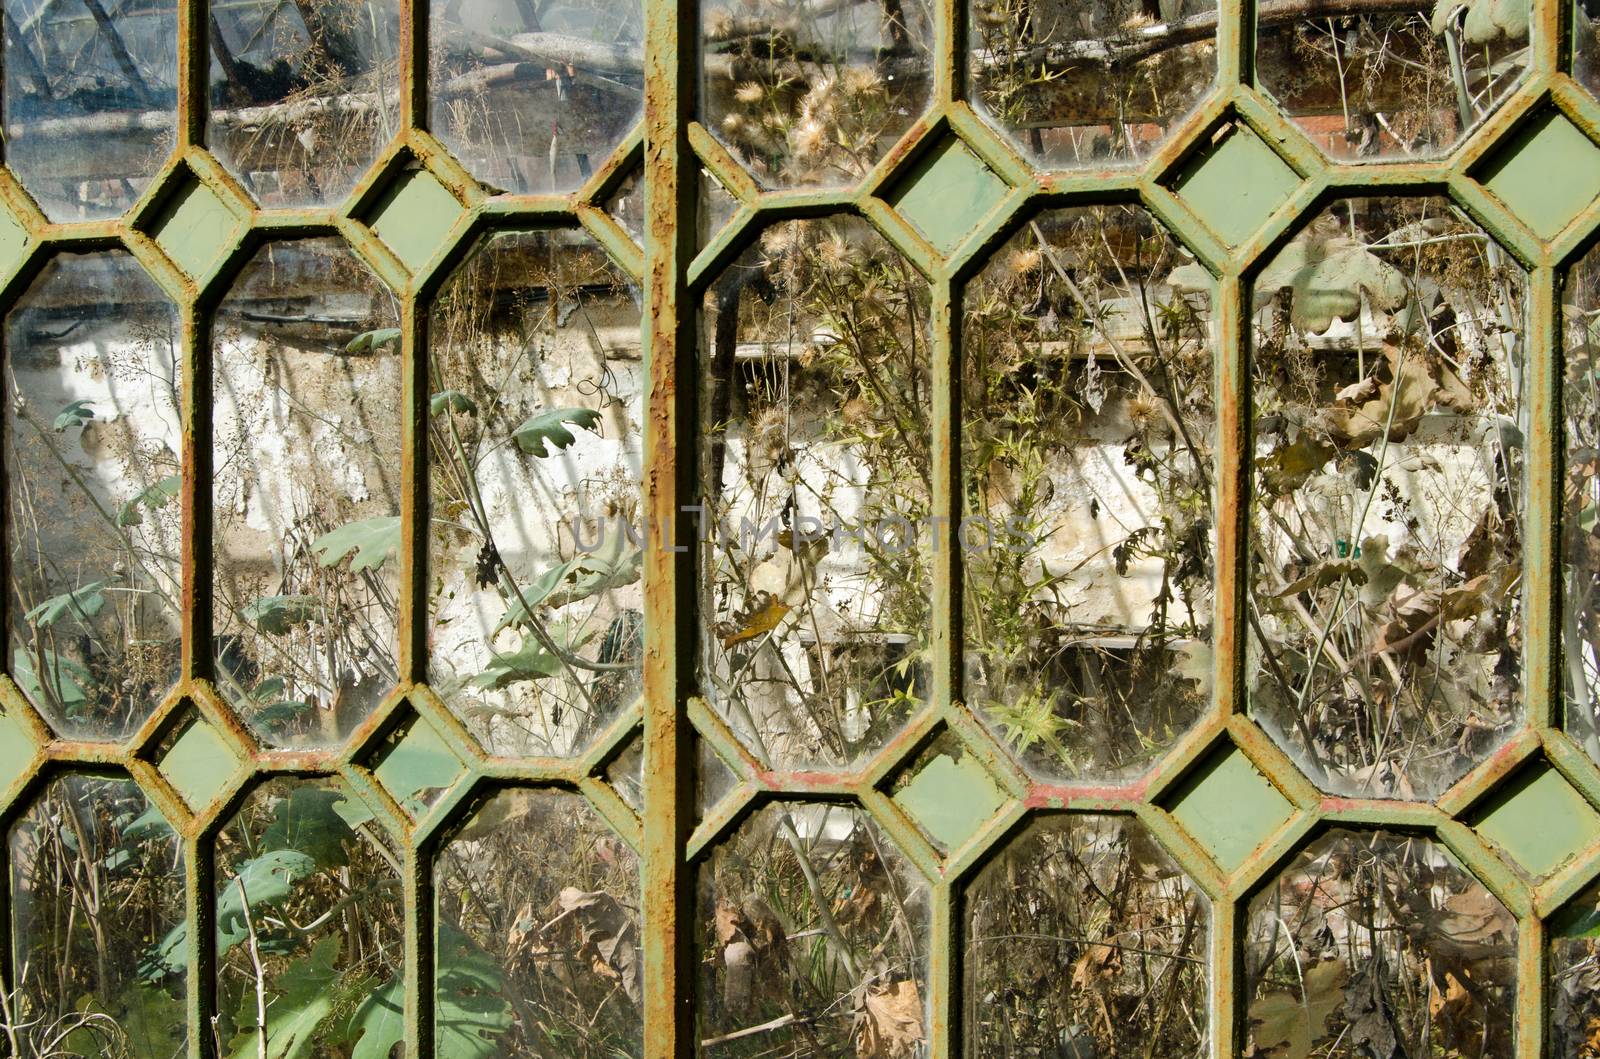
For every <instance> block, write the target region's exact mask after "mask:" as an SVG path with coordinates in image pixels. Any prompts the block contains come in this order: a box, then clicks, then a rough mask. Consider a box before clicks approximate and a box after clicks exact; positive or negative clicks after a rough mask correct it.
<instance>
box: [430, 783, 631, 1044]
mask: <svg viewBox="0 0 1600 1059" xmlns="http://www.w3.org/2000/svg"><path fill="white" fill-rule="evenodd" d="M434 889H435V892H436V893H437V894H438V900H439V926H438V931H439V943H438V950H437V955H436V959H437V965H436V966H437V970H436V972H435V973H436V976H437V977H436V978H435V987H434V988H435V990H436V991H435V994H434V996H435V1002H436V1004H437V1005H438V1008H437V1014H436V1021H435V1023H434V1033H435V1041H436V1045H435V1047H436V1048H437V1049H438V1054H439V1055H441V1056H457V1055H480V1054H485V1053H484V1051H483V1049H484V1048H485V1046H486V1044H485V1042H487V1047H489V1048H491V1049H492V1052H491V1053H490V1054H493V1055H495V1056H504V1057H506V1059H514V1057H522V1056H554V1055H559V1056H562V1057H571V1059H615V1057H617V1056H637V1055H642V1054H643V1050H644V1041H643V1031H644V1021H643V1018H644V1016H643V1010H642V1008H641V1006H640V1005H641V1003H642V1001H643V989H644V988H645V983H644V982H643V980H642V978H641V970H642V959H641V951H640V939H639V859H638V857H637V856H636V855H635V854H634V852H633V850H631V849H629V848H628V846H627V845H626V844H625V843H624V842H623V841H622V840H621V839H619V838H618V837H617V836H616V835H614V834H612V832H611V831H610V830H609V829H608V828H607V827H606V825H605V823H604V822H603V821H602V820H601V819H600V817H599V816H598V815H597V814H596V813H595V811H594V810H593V809H592V808H590V806H589V805H588V803H587V802H585V801H584V800H583V798H582V797H581V796H580V795H576V794H567V793H562V792H559V791H530V790H502V791H499V792H497V793H496V794H495V795H494V796H493V797H491V798H490V799H489V800H488V801H487V802H485V803H484V805H483V806H482V807H481V808H479V809H478V811H477V812H476V813H474V814H473V815H472V816H471V817H469V818H468V819H467V822H466V824H465V825H464V826H463V827H462V828H461V830H460V831H459V832H457V833H456V835H455V837H454V838H453V839H451V840H450V843H449V845H447V846H446V847H445V850H444V853H443V855H442V856H441V857H440V858H439V860H438V862H437V863H436V864H435V866H434Z"/></svg>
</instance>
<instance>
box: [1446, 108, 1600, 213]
mask: <svg viewBox="0 0 1600 1059" xmlns="http://www.w3.org/2000/svg"><path fill="white" fill-rule="evenodd" d="M1476 176H1477V178H1478V180H1479V181H1480V182H1481V183H1482V184H1483V185H1484V186H1485V187H1487V188H1488V189H1489V190H1490V191H1491V192H1493V193H1494V196H1495V197H1496V198H1498V199H1499V200H1500V201H1501V202H1503V203H1505V204H1506V205H1507V206H1509V207H1510V208H1511V212H1513V213H1515V214H1516V215H1517V216H1518V217H1519V218H1521V220H1522V221H1523V223H1525V224H1526V225H1527V226H1528V227H1529V228H1532V229H1533V231H1534V232H1535V233H1536V234H1537V235H1539V236H1540V237H1542V238H1545V239H1550V238H1553V237H1555V236H1556V235H1559V234H1560V233H1561V231H1562V230H1563V229H1565V228H1566V226H1567V225H1569V224H1571V223H1572V221H1573V219H1574V218H1576V217H1577V216H1578V214H1579V213H1580V212H1582V211H1583V209H1584V207H1585V206H1588V205H1589V204H1590V203H1591V202H1593V201H1594V200H1595V197H1596V196H1597V195H1600V147H1596V146H1595V144H1594V141H1593V140H1590V139H1589V137H1587V136H1585V135H1584V134H1583V133H1582V132H1580V131H1578V127H1577V126H1576V125H1574V124H1572V122H1570V121H1568V120H1567V119H1566V117H1565V116H1564V115H1562V114H1561V113H1560V112H1559V111H1555V110H1549V111H1545V112H1544V113H1542V114H1540V115H1538V116H1537V117H1536V118H1534V120H1532V121H1530V122H1528V123H1527V124H1526V125H1524V126H1523V127H1522V128H1521V129H1519V130H1518V131H1517V133H1516V135H1514V136H1512V137H1511V139H1510V140H1508V141H1507V142H1506V143H1504V144H1502V145H1501V146H1500V147H1498V148H1496V150H1495V152H1494V153H1493V154H1492V155H1490V156H1489V158H1488V159H1487V160H1486V161H1485V162H1484V164H1483V166H1482V168H1480V169H1479V170H1478V172H1477V174H1476Z"/></svg>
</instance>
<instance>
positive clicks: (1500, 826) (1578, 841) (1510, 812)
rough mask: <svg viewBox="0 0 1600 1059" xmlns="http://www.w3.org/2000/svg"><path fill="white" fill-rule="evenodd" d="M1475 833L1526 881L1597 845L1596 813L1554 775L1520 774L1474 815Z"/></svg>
mask: <svg viewBox="0 0 1600 1059" xmlns="http://www.w3.org/2000/svg"><path fill="white" fill-rule="evenodd" d="M1476 826H1477V828H1478V833H1479V834H1481V835H1482V836H1483V837H1484V838H1487V839H1488V840H1489V841H1490V842H1493V843H1494V844H1495V845H1496V846H1499V847H1500V848H1501V849H1502V850H1504V851H1505V852H1506V853H1507V854H1509V855H1510V856H1511V859H1512V860H1514V861H1516V862H1517V863H1518V864H1519V865H1521V866H1522V867H1523V868H1524V869H1526V870H1527V872H1528V873H1529V874H1530V875H1548V874H1550V873H1551V872H1553V871H1555V870H1556V869H1557V868H1559V867H1561V865H1563V864H1565V863H1566V862H1567V861H1569V860H1571V859H1572V858H1573V857H1574V856H1576V855H1577V854H1578V853H1580V852H1582V851H1583V849H1584V848H1585V847H1586V846H1588V845H1590V844H1591V843H1593V842H1594V841H1595V840H1596V839H1600V813H1596V812H1595V810H1594V807H1593V806H1592V805H1590V804H1589V803H1588V802H1587V801H1585V800H1584V797H1583V795H1581V794H1579V793H1578V792H1577V791H1575V790H1573V789H1572V785H1571V784H1569V783H1568V782H1567V781H1566V780H1565V779H1564V778H1563V777H1562V775H1561V773H1559V772H1557V771H1556V770H1555V769H1553V768H1550V767H1548V766H1545V765H1536V766H1533V767H1532V768H1527V769H1524V770H1523V771H1522V772H1520V773H1518V774H1517V775H1516V776H1514V777H1512V779H1511V781H1510V782H1509V783H1508V784H1507V785H1506V786H1505V787H1503V788H1501V789H1500V790H1498V791H1496V792H1495V793H1494V794H1493V795H1492V796H1491V798H1490V801H1489V805H1488V807H1487V808H1486V809H1485V810H1484V811H1482V812H1481V813H1479V814H1478V815H1477V822H1476Z"/></svg>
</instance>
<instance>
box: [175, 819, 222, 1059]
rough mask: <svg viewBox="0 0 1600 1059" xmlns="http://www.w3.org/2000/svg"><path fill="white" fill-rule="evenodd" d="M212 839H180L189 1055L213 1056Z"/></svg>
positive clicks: (209, 1058) (193, 1057) (195, 1058)
mask: <svg viewBox="0 0 1600 1059" xmlns="http://www.w3.org/2000/svg"><path fill="white" fill-rule="evenodd" d="M211 845H212V844H211V840H210V839H209V838H203V837H202V838H198V839H197V838H194V837H192V836H191V837H188V838H185V839H184V840H183V876H184V894H183V903H184V909H183V914H184V917H185V918H186V919H187V920H188V923H189V959H188V966H187V972H188V975H189V990H188V997H187V1012H188V1023H189V1026H188V1030H189V1032H188V1051H189V1055H190V1057H191V1059H215V1054H216V1038H215V1036H214V1035H213V1034H212V1032H211V1012H212V1010H213V1009H214V1008H215V1007H216V999H217V973H216V962H217V961H216V924H215V920H216V902H215V901H214V900H213V898H212V894H214V893H215V892H216V881H215V878H214V870H215V869H214V868H213V866H212V861H211Z"/></svg>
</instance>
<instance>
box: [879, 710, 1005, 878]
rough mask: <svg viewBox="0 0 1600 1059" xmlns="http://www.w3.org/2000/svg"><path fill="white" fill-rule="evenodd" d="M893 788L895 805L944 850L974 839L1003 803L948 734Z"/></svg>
mask: <svg viewBox="0 0 1600 1059" xmlns="http://www.w3.org/2000/svg"><path fill="white" fill-rule="evenodd" d="M895 787H896V789H895V792H894V800H895V802H896V803H897V804H898V805H899V806H900V808H902V809H904V810H905V811H906V813H907V814H908V815H909V816H910V817H911V819H913V820H915V821H916V823H917V826H918V827H920V828H922V830H923V831H924V832H925V833H926V834H927V836H928V837H929V838H931V839H932V840H933V841H934V842H935V843H936V844H937V845H939V846H940V847H941V848H943V849H947V850H949V849H955V848H957V847H959V846H961V845H963V844H964V843H965V842H966V841H967V840H968V839H970V838H971V837H972V836H973V835H975V834H977V833H978V829H979V828H981V827H982V826H983V825H984V824H986V823H988V822H989V820H990V819H991V818H992V817H993V816H994V814H995V813H996V812H998V811H999V810H1000V807H1001V806H1002V805H1004V804H1005V803H1006V794H1005V791H1003V790H1001V789H1000V785H999V784H998V783H996V782H995V779H994V777H993V776H992V775H990V773H989V770H988V769H987V768H985V767H984V765H983V762H981V761H979V760H978V758H977V756H976V755H974V754H973V753H972V752H971V751H970V750H969V749H968V748H966V747H965V746H963V745H962V743H961V741H960V740H958V739H956V738H955V736H953V735H952V734H950V733H949V732H946V733H945V734H944V735H943V736H941V737H940V738H939V739H937V740H935V741H934V742H933V744H932V745H931V746H929V747H928V749H927V750H926V751H924V752H923V753H922V754H921V755H919V756H918V757H917V759H916V760H915V761H914V762H912V764H911V765H910V766H909V767H907V768H906V770H905V772H904V773H903V774H902V777H901V780H900V781H899V782H897V783H896V785H895Z"/></svg>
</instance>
